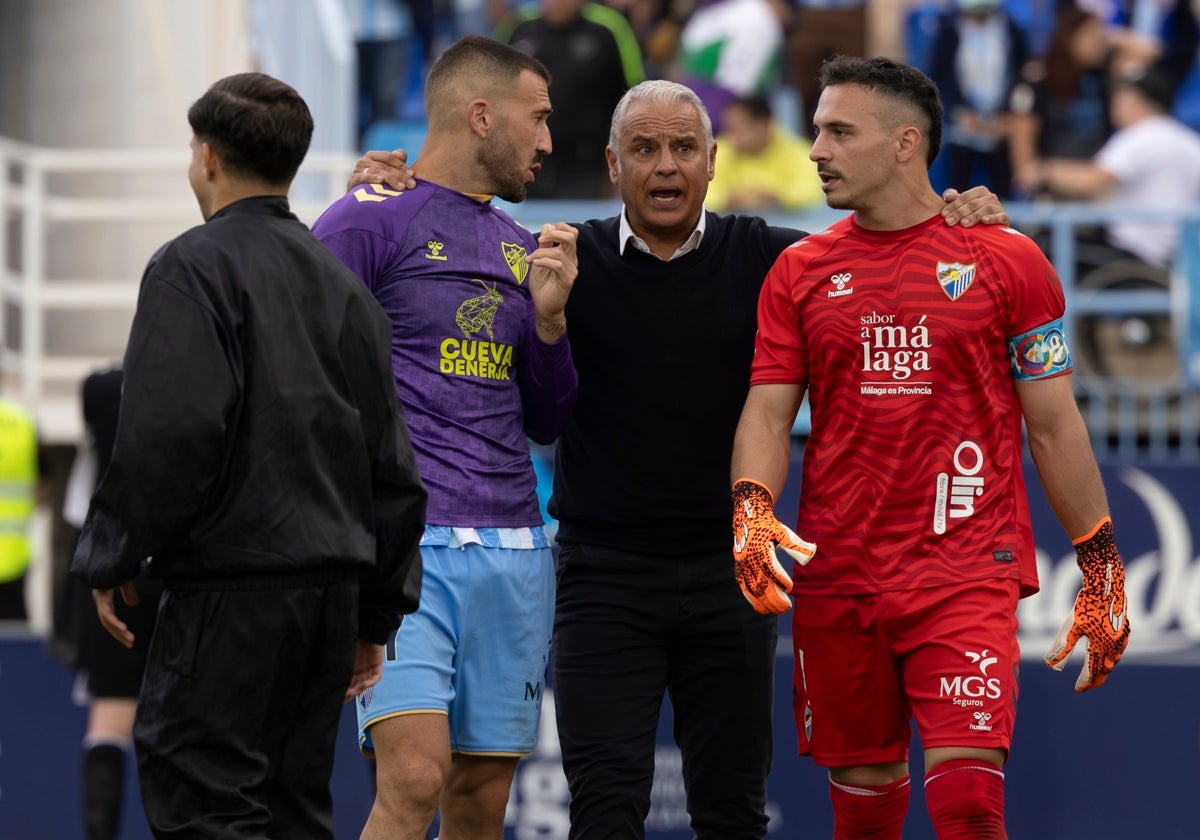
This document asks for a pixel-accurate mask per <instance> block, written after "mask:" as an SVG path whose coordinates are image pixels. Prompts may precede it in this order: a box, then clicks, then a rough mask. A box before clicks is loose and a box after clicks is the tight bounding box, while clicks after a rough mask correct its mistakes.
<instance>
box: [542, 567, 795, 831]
mask: <svg viewBox="0 0 1200 840" xmlns="http://www.w3.org/2000/svg"><path fill="white" fill-rule="evenodd" d="M778 634H779V631H778V618H777V617H776V616H761V615H759V614H758V613H756V612H755V611H754V610H753V608H751V606H750V605H749V604H748V603H747V602H746V599H745V598H744V597H743V596H742V594H741V591H740V590H739V589H738V586H737V583H736V581H735V579H734V568H733V555H732V552H731V551H730V550H726V551H721V552H717V553H713V554H708V555H703V556H696V555H688V556H680V557H666V556H645V555H635V554H628V553H625V552H620V551H614V550H611V549H607V548H600V547H596V546H590V545H565V546H563V547H562V548H561V550H560V553H559V570H558V599H557V607H556V612H555V619H554V639H553V663H554V664H553V686H554V694H555V708H556V714H557V723H558V736H559V743H560V746H561V748H562V760H563V769H564V770H565V771H566V776H567V782H568V785H569V787H570V791H571V829H570V837H571V838H572V840H583V838H595V839H596V840H624V838H643V837H645V819H646V815H647V813H648V812H649V809H650V789H651V784H652V782H653V779H654V749H655V736H656V731H657V728H658V717H659V711H660V709H661V707H662V699H663V693H664V692H666V693H667V695H668V696H669V697H670V700H671V706H672V710H673V713H674V721H675V731H674V734H675V741H676V743H677V744H678V745H679V749H680V752H681V753H682V758H683V780H684V786H685V789H686V793H687V805H688V814H689V816H690V819H691V826H692V830H693V831H694V832H695V834H696V837H697V838H698V840H737V838H755V840H759V838H762V837H763V836H764V835H765V834H766V831H767V816H766V813H765V807H766V801H767V775H768V773H769V772H770V769H771V747H772V741H771V707H772V699H773V683H774V674H775V646H776V642H777V637H778Z"/></svg>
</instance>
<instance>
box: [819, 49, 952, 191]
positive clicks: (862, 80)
mask: <svg viewBox="0 0 1200 840" xmlns="http://www.w3.org/2000/svg"><path fill="white" fill-rule="evenodd" d="M820 81H821V90H824V89H825V88H827V87H833V86H834V85H862V86H863V87H865V88H870V89H871V90H873V91H876V92H878V93H881V94H883V95H884V96H886V97H888V98H890V99H894V100H897V101H900V102H907V103H908V104H910V105H913V106H915V107H916V108H917V110H918V111H920V112H921V113H922V114H923V115H924V116H925V120H926V122H927V124H926V125H923V126H919V128H920V129H921V133H922V134H923V135H924V136H925V139H926V141H928V143H929V146H928V147H927V148H926V150H925V163H926V166H930V167H931V166H933V162H934V160H936V159H937V156H938V152H940V151H941V149H942V114H943V111H942V98H941V96H939V95H938V89H937V85H935V84H934V83H933V80H932V79H930V78H929V77H928V76H926V75H925V74H924V73H922V72H921V71H920V70H918V69H917V68H915V67H910V66H908V65H907V64H901V63H900V62H898V61H892V60H891V59H889V58H882V57H879V58H860V57H858V56H851V55H835V56H833V57H832V58H828V59H826V60H825V63H824V64H822V65H821V77H820Z"/></svg>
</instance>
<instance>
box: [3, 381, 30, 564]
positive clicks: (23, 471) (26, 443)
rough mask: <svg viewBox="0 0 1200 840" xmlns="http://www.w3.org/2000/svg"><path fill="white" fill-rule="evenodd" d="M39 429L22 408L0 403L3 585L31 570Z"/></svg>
mask: <svg viewBox="0 0 1200 840" xmlns="http://www.w3.org/2000/svg"><path fill="white" fill-rule="evenodd" d="M37 481H38V466H37V428H36V426H35V424H34V422H33V415H31V414H30V413H29V411H27V410H26V409H25V408H24V407H23V406H21V405H18V404H16V403H12V402H9V401H7V400H0V583H7V582H8V581H12V580H16V579H17V578H19V577H21V575H23V574H25V570H26V569H28V568H29V559H30V555H29V519H30V517H31V516H33V510H34V507H35V506H36V504H37Z"/></svg>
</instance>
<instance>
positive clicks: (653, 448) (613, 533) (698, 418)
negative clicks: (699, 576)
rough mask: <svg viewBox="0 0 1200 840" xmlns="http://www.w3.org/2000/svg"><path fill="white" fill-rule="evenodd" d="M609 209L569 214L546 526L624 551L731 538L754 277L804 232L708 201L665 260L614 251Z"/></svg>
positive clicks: (713, 546)
mask: <svg viewBox="0 0 1200 840" xmlns="http://www.w3.org/2000/svg"><path fill="white" fill-rule="evenodd" d="M619 222H620V219H619V217H614V218H611V219H604V220H601V221H590V222H586V223H584V224H580V225H578V227H579V277H578V279H577V280H576V281H575V286H574V288H573V289H572V290H571V297H570V299H569V300H568V301H567V323H568V324H570V328H569V329H570V330H571V355H572V358H573V359H574V360H575V369H576V370H577V371H578V372H579V399H578V401H577V402H576V403H575V409H574V411H572V412H571V419H570V421H569V422H568V423H567V426H566V428H565V429H564V430H563V432H562V434H561V435H560V436H559V439H558V450H557V453H556V456H555V469H554V493H553V496H552V497H551V500H550V506H549V509H550V515H551V516H554V517H556V518H557V519H558V520H559V522H558V540H559V542H572V543H589V544H593V545H602V546H606V547H609V548H615V549H618V550H621V551H628V552H631V553H635V554H663V555H680V554H688V553H693V552H704V551H720V550H722V549H729V548H730V547H731V546H732V540H733V531H732V529H731V527H730V524H729V522H730V519H729V517H730V506H729V505H730V502H729V486H730V480H729V461H730V457H731V456H732V454H733V435H734V432H735V431H736V429H737V424H738V418H739V417H740V416H741V412H742V406H743V405H744V404H745V402H746V394H747V393H748V392H749V390H750V362H751V360H752V359H753V358H754V335H755V330H756V328H757V323H758V322H757V317H756V316H757V306H758V291H759V289H760V288H761V287H762V283H763V278H765V277H766V275H767V271H768V270H769V269H770V268H771V266H772V265H773V264H774V262H775V259H776V257H778V256H779V254H780V252H782V251H783V249H784V248H786V247H787V246H788V245H790V244H792V243H793V242H795V241H796V240H797V239H800V238H801V237H803V236H804V235H805V234H804V233H803V232H801V231H798V230H791V229H788V228H778V227H770V226H768V225H767V223H766V222H764V221H763V220H762V219H759V218H756V217H753V216H721V215H717V214H716V213H708V215H707V217H706V221H705V232H704V237H703V239H701V241H700V247H699V248H697V249H696V250H695V251H692V252H691V253H688V254H685V255H684V256H682V257H679V258H678V259H674V260H671V261H669V262H663V261H662V260H660V259H658V258H657V257H654V256H651V255H649V254H645V253H643V252H641V251H639V250H637V249H636V248H634V247H633V246H632V245H629V246H627V247H626V248H625V253H624V254H619V253H618V251H617V246H618V242H617V239H618V230H619ZM731 568H732V567H731Z"/></svg>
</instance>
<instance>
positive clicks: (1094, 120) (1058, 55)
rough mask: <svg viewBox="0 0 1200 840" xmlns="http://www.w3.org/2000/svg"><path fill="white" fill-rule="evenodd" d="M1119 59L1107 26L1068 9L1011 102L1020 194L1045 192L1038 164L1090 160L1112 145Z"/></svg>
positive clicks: (1012, 155)
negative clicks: (1035, 169)
mask: <svg viewBox="0 0 1200 840" xmlns="http://www.w3.org/2000/svg"><path fill="white" fill-rule="evenodd" d="M1113 58H1114V52H1113V47H1112V44H1111V43H1110V41H1109V37H1108V33H1107V32H1106V31H1105V27H1104V23H1103V21H1101V20H1100V18H1099V17H1097V16H1096V15H1095V14H1092V13H1091V12H1087V11H1083V10H1082V9H1079V8H1077V7H1075V6H1074V5H1067V6H1064V7H1063V8H1062V10H1061V11H1060V12H1059V15H1058V20H1057V25H1056V26H1055V28H1054V32H1053V34H1052V35H1051V36H1050V46H1049V47H1048V48H1047V51H1046V55H1045V56H1044V57H1043V59H1042V60H1041V61H1040V62H1036V63H1033V64H1030V65H1028V66H1027V67H1026V68H1025V71H1024V73H1023V75H1022V79H1021V81H1020V83H1018V85H1017V86H1016V87H1015V88H1014V90H1013V95H1012V98H1011V102H1010V110H1011V116H1010V130H1009V149H1010V159H1011V162H1012V169H1013V172H1014V175H1015V178H1016V181H1017V186H1018V188H1019V189H1022V190H1025V191H1027V190H1029V189H1031V188H1037V189H1040V190H1044V189H1045V185H1042V184H1039V183H1038V181H1037V179H1036V178H1034V177H1032V173H1031V172H1030V167H1031V165H1032V164H1033V162H1034V161H1036V160H1038V159H1041V158H1051V157H1052V158H1068V159H1072V160H1088V159H1089V158H1091V157H1092V155H1094V154H1095V153H1096V152H1098V151H1100V147H1101V146H1103V145H1104V143H1105V141H1106V140H1108V137H1109V135H1110V134H1111V133H1112V124H1111V123H1110V121H1109V116H1108V77H1109V71H1110V67H1111V65H1112V63H1113ZM1026 195H1029V196H1030V197H1033V194H1032V193H1028V192H1026ZM1049 197H1053V196H1052V195H1051V196H1049Z"/></svg>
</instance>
